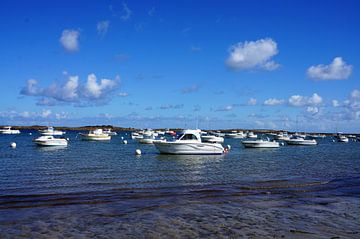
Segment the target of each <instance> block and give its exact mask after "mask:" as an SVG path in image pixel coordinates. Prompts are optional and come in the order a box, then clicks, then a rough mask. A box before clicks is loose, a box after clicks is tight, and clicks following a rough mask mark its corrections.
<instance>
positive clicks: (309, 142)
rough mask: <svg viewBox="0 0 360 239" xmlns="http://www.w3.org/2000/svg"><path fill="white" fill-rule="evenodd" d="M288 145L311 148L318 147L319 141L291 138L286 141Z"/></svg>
mask: <svg viewBox="0 0 360 239" xmlns="http://www.w3.org/2000/svg"><path fill="white" fill-rule="evenodd" d="M286 143H287V144H288V145H301V146H311V145H317V141H316V140H315V139H304V138H302V137H297V138H291V139H289V140H286Z"/></svg>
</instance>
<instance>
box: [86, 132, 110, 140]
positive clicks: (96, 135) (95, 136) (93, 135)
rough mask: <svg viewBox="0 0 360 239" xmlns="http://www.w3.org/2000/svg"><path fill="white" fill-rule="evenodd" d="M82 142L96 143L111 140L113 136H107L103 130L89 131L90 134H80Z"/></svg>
mask: <svg viewBox="0 0 360 239" xmlns="http://www.w3.org/2000/svg"><path fill="white" fill-rule="evenodd" d="M80 136H81V138H82V140H94V141H102V140H110V139H111V136H110V135H108V134H105V133H104V132H103V130H102V129H96V130H93V131H91V130H90V131H89V133H87V134H85V133H80Z"/></svg>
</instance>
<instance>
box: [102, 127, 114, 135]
mask: <svg viewBox="0 0 360 239" xmlns="http://www.w3.org/2000/svg"><path fill="white" fill-rule="evenodd" d="M103 132H104V134H108V135H110V136H116V135H117V133H116V132H114V131H111V129H104V130H103Z"/></svg>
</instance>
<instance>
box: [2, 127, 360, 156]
mask: <svg viewBox="0 0 360 239" xmlns="http://www.w3.org/2000/svg"><path fill="white" fill-rule="evenodd" d="M38 132H39V134H40V135H41V136H40V137H38V138H36V139H34V140H33V141H34V143H35V144H36V145H39V146H67V145H68V143H69V139H68V138H64V137H59V138H57V137H54V136H63V135H64V134H65V132H64V131H60V130H55V129H54V127H48V128H47V129H44V130H39V131H38ZM0 134H20V131H19V130H14V129H11V126H6V127H3V128H2V129H0ZM30 134H31V133H30ZM79 135H80V137H81V139H82V140H86V141H106V140H111V136H115V135H117V133H116V132H113V131H111V129H104V130H103V129H95V130H90V131H89V132H88V133H79ZM266 136H267V137H266ZM130 137H131V139H133V140H135V141H137V142H138V143H140V144H153V145H154V146H155V147H156V148H157V149H158V151H159V152H160V153H161V154H180V155H181V154H193V155H204V154H224V153H226V152H227V151H228V149H229V147H223V146H222V145H221V144H222V143H224V137H225V138H230V139H241V140H240V142H241V144H242V145H243V146H244V147H245V148H279V147H280V145H285V144H287V145H298V146H314V145H317V144H318V142H317V140H319V139H324V138H325V137H326V136H325V135H323V134H308V135H307V134H304V133H301V134H300V133H295V134H292V135H290V134H288V133H287V132H284V131H281V132H278V133H268V134H261V135H257V134H255V133H254V132H251V131H247V132H243V131H231V132H229V133H222V132H220V131H216V132H215V131H209V132H204V131H201V130H190V129H187V130H183V131H182V132H180V133H179V134H177V133H176V132H175V131H171V130H165V131H154V130H151V129H147V130H142V131H137V132H132V133H131V135H130ZM269 137H270V138H272V140H270V138H269ZM121 138H122V139H123V137H121ZM349 138H350V139H351V141H360V137H357V136H354V135H344V134H342V133H338V134H336V135H335V136H334V138H333V142H335V141H337V142H342V143H347V142H349V141H350V140H349ZM124 141H126V140H124ZM126 143H127V142H126Z"/></svg>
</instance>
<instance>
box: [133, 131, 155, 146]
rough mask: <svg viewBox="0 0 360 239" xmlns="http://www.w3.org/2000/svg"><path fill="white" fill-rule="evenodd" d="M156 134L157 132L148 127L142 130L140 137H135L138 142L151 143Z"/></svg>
mask: <svg viewBox="0 0 360 239" xmlns="http://www.w3.org/2000/svg"><path fill="white" fill-rule="evenodd" d="M157 135H158V134H157V133H155V132H154V131H153V130H150V129H148V130H146V131H145V132H143V134H142V137H137V138H136V140H137V141H138V142H139V143H140V144H152V143H153V141H154V140H155V137H156V136H157Z"/></svg>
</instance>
